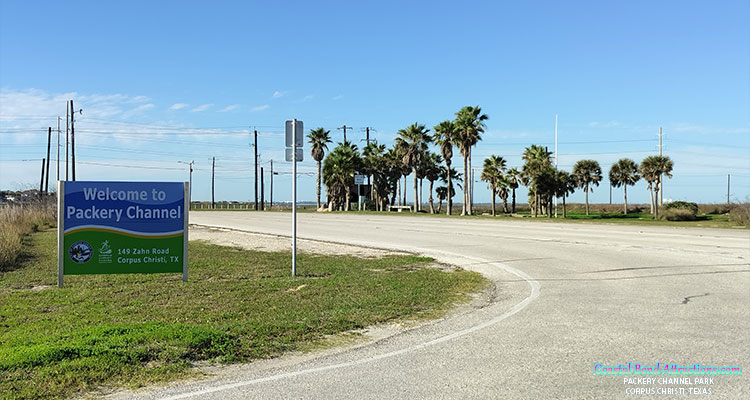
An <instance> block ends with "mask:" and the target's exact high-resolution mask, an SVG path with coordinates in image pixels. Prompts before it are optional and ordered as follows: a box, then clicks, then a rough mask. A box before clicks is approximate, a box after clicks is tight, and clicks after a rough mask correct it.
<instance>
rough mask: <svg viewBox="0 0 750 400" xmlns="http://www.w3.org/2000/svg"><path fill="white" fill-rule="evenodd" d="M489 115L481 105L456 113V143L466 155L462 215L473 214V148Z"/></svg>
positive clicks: (463, 154) (462, 153)
mask: <svg viewBox="0 0 750 400" xmlns="http://www.w3.org/2000/svg"><path fill="white" fill-rule="evenodd" d="M488 118H489V117H488V116H487V114H482V108H481V107H479V106H476V107H472V106H466V107H464V108H462V109H460V110H459V111H458V112H457V113H456V120H455V122H454V123H455V125H456V133H457V137H456V144H457V145H458V148H459V150H461V155H462V156H463V157H464V182H465V183H466V184H465V185H464V188H463V189H464V209H463V212H462V213H461V215H466V214H468V215H471V214H472V204H471V197H470V195H469V193H471V178H470V176H469V168H470V167H471V148H472V147H473V146H474V145H476V144H477V142H478V141H480V140H482V136H481V134H482V133H483V132H484V128H485V127H486V125H485V124H484V121H486V120H487V119H488Z"/></svg>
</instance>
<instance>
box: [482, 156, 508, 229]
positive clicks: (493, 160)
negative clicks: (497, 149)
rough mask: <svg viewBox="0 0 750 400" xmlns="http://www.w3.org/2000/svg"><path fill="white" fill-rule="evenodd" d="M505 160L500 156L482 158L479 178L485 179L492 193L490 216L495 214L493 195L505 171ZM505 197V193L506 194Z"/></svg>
mask: <svg viewBox="0 0 750 400" xmlns="http://www.w3.org/2000/svg"><path fill="white" fill-rule="evenodd" d="M505 166H506V162H505V159H503V158H502V157H500V156H495V155H492V156H489V157H487V158H485V159H484V165H483V166H482V175H481V177H480V179H482V180H483V181H486V182H487V183H488V184H489V187H490V191H491V193H492V216H493V217H494V216H495V195H496V194H497V188H498V186H499V184H500V183H501V182H500V181H501V180H502V179H503V173H504V172H505ZM506 198H507V195H506Z"/></svg>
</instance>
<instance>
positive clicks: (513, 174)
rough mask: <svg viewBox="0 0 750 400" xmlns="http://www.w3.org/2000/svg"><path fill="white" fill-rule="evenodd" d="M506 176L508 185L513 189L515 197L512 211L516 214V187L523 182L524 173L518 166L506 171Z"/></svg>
mask: <svg viewBox="0 0 750 400" xmlns="http://www.w3.org/2000/svg"><path fill="white" fill-rule="evenodd" d="M505 176H506V178H507V180H508V187H509V188H510V189H511V190H512V191H513V198H512V203H511V208H510V212H511V214H515V213H516V189H518V186H519V185H520V184H521V182H522V174H521V171H519V170H518V168H511V169H509V170H508V171H507V172H506V173H505Z"/></svg>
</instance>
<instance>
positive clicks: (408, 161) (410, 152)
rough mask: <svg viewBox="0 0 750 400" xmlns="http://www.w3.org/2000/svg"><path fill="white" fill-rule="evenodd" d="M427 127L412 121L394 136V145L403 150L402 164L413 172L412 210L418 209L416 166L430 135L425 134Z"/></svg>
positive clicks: (425, 148) (425, 149)
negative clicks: (397, 135)
mask: <svg viewBox="0 0 750 400" xmlns="http://www.w3.org/2000/svg"><path fill="white" fill-rule="evenodd" d="M429 131H430V130H429V129H426V128H425V126H424V125H419V124H418V123H416V122H415V123H413V124H411V125H409V126H407V127H406V128H405V129H401V130H399V131H398V134H399V137H397V138H396V147H397V148H399V149H401V150H402V151H403V155H404V164H405V165H408V166H409V167H411V169H412V172H413V173H414V210H413V211H414V212H417V211H419V195H418V193H417V167H418V166H419V163H420V162H421V161H422V156H423V154H424V152H425V151H427V144H428V143H429V142H430V140H431V139H430V137H429V136H428V135H427V132H429Z"/></svg>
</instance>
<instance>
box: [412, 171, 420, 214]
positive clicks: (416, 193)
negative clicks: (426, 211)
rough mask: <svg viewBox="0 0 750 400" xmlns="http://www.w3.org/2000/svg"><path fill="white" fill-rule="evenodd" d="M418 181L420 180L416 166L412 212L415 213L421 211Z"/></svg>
mask: <svg viewBox="0 0 750 400" xmlns="http://www.w3.org/2000/svg"><path fill="white" fill-rule="evenodd" d="M417 181H419V179H417V167H416V166H414V210H412V211H413V212H417V211H419V191H418V189H417V186H418V184H417Z"/></svg>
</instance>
